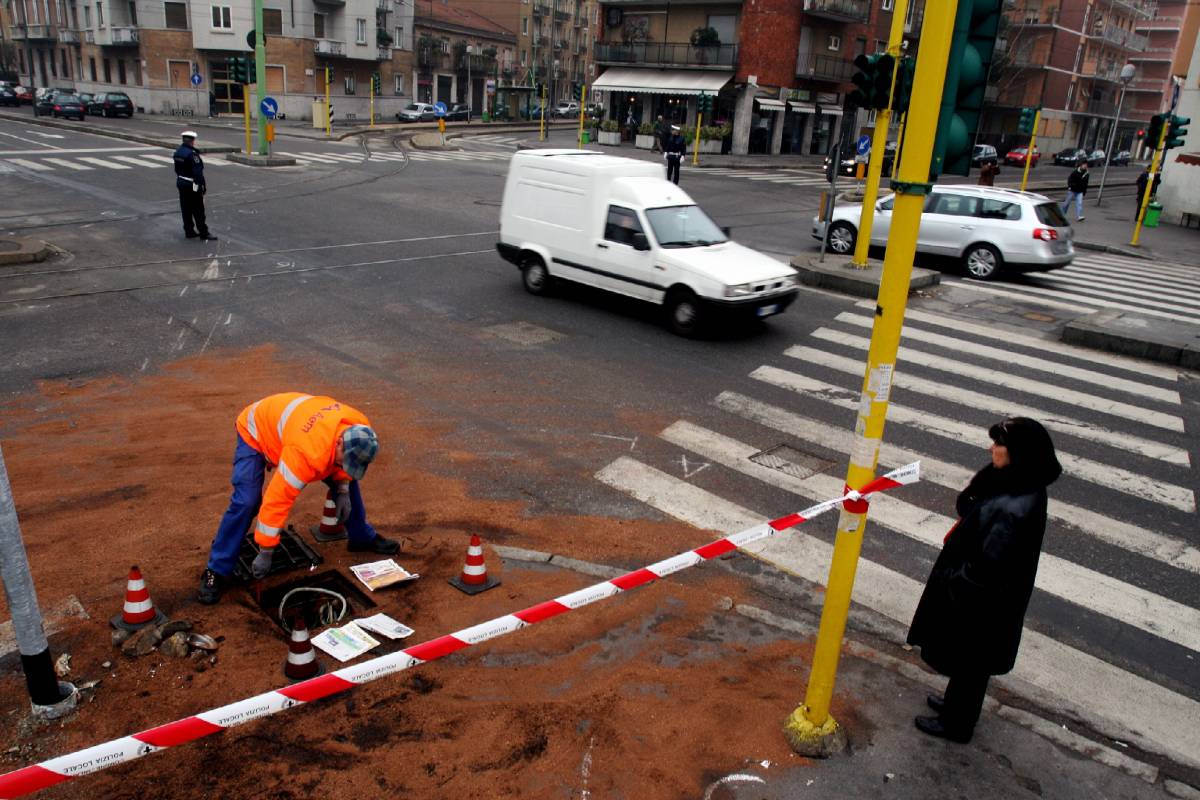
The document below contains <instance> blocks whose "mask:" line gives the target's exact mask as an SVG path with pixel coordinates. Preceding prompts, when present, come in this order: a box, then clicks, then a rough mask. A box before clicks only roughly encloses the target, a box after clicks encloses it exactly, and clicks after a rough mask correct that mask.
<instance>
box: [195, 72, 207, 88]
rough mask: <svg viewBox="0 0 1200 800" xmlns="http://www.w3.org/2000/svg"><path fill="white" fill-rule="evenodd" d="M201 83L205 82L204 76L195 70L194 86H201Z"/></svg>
mask: <svg viewBox="0 0 1200 800" xmlns="http://www.w3.org/2000/svg"><path fill="white" fill-rule="evenodd" d="M201 83H204V78H202V77H200V73H199V72H193V73H192V86H199V85H200V84H201Z"/></svg>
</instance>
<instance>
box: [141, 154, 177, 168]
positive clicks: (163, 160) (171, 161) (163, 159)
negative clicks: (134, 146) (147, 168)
mask: <svg viewBox="0 0 1200 800" xmlns="http://www.w3.org/2000/svg"><path fill="white" fill-rule="evenodd" d="M138 158H148V159H150V160H151V161H158V162H160V163H163V164H170V165H171V166H174V165H175V159H173V158H171V157H170V156H160V155H158V154H157V153H142V154H140V155H138Z"/></svg>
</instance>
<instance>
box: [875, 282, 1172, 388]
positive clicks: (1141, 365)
mask: <svg viewBox="0 0 1200 800" xmlns="http://www.w3.org/2000/svg"><path fill="white" fill-rule="evenodd" d="M855 305H856V306H857V307H858V308H864V309H867V310H868V311H874V310H875V301H874V300H863V301H860V302H858V303H856V304H855ZM904 318H905V320H915V321H917V322H924V323H927V324H929V325H937V326H940V327H945V328H950V329H951V330H953V331H955V332H957V333H969V334H971V335H972V336H975V337H983V338H986V339H995V340H997V341H1001V342H1006V343H1011V344H1017V345H1021V346H1022V347H1029V348H1033V349H1036V350H1045V351H1046V352H1048V353H1053V354H1055V355H1059V356H1068V357H1070V358H1073V359H1076V360H1077V361H1091V362H1092V363H1094V364H1102V365H1104V366H1106V367H1114V368H1116V369H1122V370H1125V371H1127V372H1133V373H1136V374H1137V375H1138V376H1148V377H1154V378H1161V379H1162V380H1165V381H1178V380H1179V370H1178V369H1176V368H1174V367H1164V366H1162V365H1160V364H1152V363H1148V362H1145V361H1139V360H1138V359H1136V358H1127V357H1125V356H1119V355H1114V354H1112V353H1102V352H1098V351H1096V350H1091V349H1089V348H1086V347H1076V346H1075V345H1073V344H1064V343H1063V342H1058V341H1054V340H1053V339H1042V338H1039V337H1036V336H1029V335H1028V334H1023V333H1017V332H1016V331H1011V330H1008V329H1006V328H991V327H988V326H986V325H979V324H976V323H973V322H969V321H967V320H964V319H959V318H957V317H947V316H946V315H944V314H931V313H929V312H926V311H917V310H914V309H912V308H910V309H908V310H906V311H905V312H904Z"/></svg>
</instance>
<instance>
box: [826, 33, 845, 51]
mask: <svg viewBox="0 0 1200 800" xmlns="http://www.w3.org/2000/svg"><path fill="white" fill-rule="evenodd" d="M825 49H826V50H835V51H836V50H841V49H842V37H840V36H833V35H830V37H829V40H828V41H827V42H826V43H825Z"/></svg>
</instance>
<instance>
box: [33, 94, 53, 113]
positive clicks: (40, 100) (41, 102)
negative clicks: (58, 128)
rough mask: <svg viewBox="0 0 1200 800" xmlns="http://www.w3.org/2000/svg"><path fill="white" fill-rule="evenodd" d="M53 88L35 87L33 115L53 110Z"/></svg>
mask: <svg viewBox="0 0 1200 800" xmlns="http://www.w3.org/2000/svg"><path fill="white" fill-rule="evenodd" d="M55 91H56V90H55V89H37V90H35V91H34V93H33V115H34V116H35V117H42V116H47V115H49V114H50V113H51V112H53V111H54V93H55Z"/></svg>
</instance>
